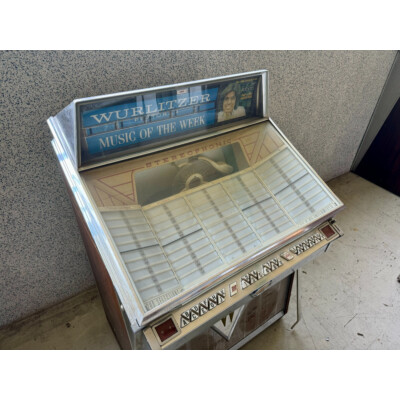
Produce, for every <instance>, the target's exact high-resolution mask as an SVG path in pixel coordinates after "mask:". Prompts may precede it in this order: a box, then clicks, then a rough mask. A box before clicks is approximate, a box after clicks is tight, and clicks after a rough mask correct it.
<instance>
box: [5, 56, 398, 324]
mask: <svg viewBox="0 0 400 400" xmlns="http://www.w3.org/2000/svg"><path fill="white" fill-rule="evenodd" d="M394 57H395V51H393V52H387V51H386V52H382V51H371V52H355V51H349V52H347V51H345V52H332V51H329V52H297V51H296V52H284V51H251V52H248V51H239V52H238V51H222V52H221V51H217V52H214V51H182V52H178V51H162V52H152V51H124V52H116V51H109V52H0V75H1V76H0V81H1V90H0V124H1V130H0V163H1V165H0V167H1V170H0V171H1V172H0V194H1V201H0V203H1V209H0V224H1V225H0V226H1V231H0V251H1V254H0V256H1V265H0V325H4V324H7V323H9V322H11V321H13V320H15V319H19V318H21V317H23V316H25V315H27V314H30V313H33V312H35V311H37V310H39V309H41V308H44V307H46V306H49V305H51V304H54V303H56V302H59V301H61V300H63V299H65V298H67V297H69V296H72V295H74V294H76V293H78V292H79V291H81V290H83V289H85V288H88V287H89V286H91V285H92V284H93V283H94V278H93V276H92V273H91V270H90V266H89V264H88V261H87V258H86V255H85V250H84V247H83V244H82V240H81V238H80V235H79V232H78V228H77V225H76V222H75V219H74V215H73V212H72V209H71V205H70V203H69V200H68V198H67V193H66V189H65V187H64V184H63V181H62V178H61V173H60V171H59V169H58V165H57V162H56V159H55V156H54V155H53V152H52V148H51V145H50V140H51V134H50V131H49V129H48V128H47V125H46V119H47V118H48V117H49V116H51V115H55V114H56V113H57V112H58V111H60V110H61V109H62V108H64V107H65V106H66V105H67V104H69V103H70V102H71V101H72V100H73V99H75V98H80V97H87V96H94V95H100V94H105V93H113V92H120V91H125V90H133V89H140V88H145V87H151V86H158V85H165V84H171V83H176V82H183V81H190V80H196V79H202V78H209V77H214V76H219V75H226V74H233V73H238V72H246V71H251V70H256V69H262V68H266V69H268V70H269V71H270V74H271V75H270V89H271V91H270V101H271V108H270V111H271V117H272V119H274V121H275V122H277V124H278V126H280V128H281V129H282V130H283V132H284V133H285V134H286V135H287V136H288V137H289V139H290V140H291V141H292V142H293V143H294V144H295V146H296V147H297V148H298V149H299V150H300V152H301V153H302V154H303V156H305V158H306V159H307V160H308V161H309V162H310V163H311V165H312V166H313V167H314V168H315V169H316V170H317V172H318V173H319V174H320V175H321V176H322V177H323V178H324V179H326V180H328V179H331V178H333V177H336V176H338V175H341V174H343V173H345V172H347V171H349V170H350V167H351V163H352V161H353V158H354V156H355V154H356V151H357V148H358V145H359V143H360V141H361V139H362V136H363V134H364V132H365V129H366V127H367V125H368V121H369V119H370V117H371V114H372V112H373V110H374V107H375V105H376V102H377V100H378V97H379V94H380V92H381V90H382V87H383V85H384V83H385V79H386V77H387V75H388V72H389V70H390V66H391V65H392V62H393V60H394Z"/></svg>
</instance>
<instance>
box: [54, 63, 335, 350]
mask: <svg viewBox="0 0 400 400" xmlns="http://www.w3.org/2000/svg"><path fill="white" fill-rule="evenodd" d="M48 124H49V126H50V129H51V132H52V134H53V137H54V139H53V140H52V145H53V147H54V150H55V152H56V154H57V157H58V160H59V163H60V166H61V169H62V171H63V176H64V178H65V182H66V185H67V188H68V191H69V194H70V197H71V200H72V204H73V207H74V210H75V213H76V216H77V220H78V223H79V226H80V229H81V233H82V237H83V239H84V242H85V245H86V249H87V252H88V256H89V259H90V262H91V265H92V268H93V272H94V275H95V278H96V281H97V284H98V287H99V291H100V293H101V296H102V301H103V305H104V309H105V312H106V315H107V318H108V320H109V322H110V324H111V326H112V328H113V330H114V333H115V335H116V337H117V339H118V341H119V343H120V345H121V347H122V348H124V349H126V348H133V349H143V348H150V349H235V348H239V347H241V346H242V345H243V344H245V343H246V342H247V341H249V340H250V339H251V338H252V337H254V336H255V335H257V334H258V333H260V332H261V331H262V330H264V329H265V328H267V327H268V326H269V325H271V324H272V323H273V322H274V321H276V320H278V319H279V318H281V317H282V316H283V315H284V314H285V313H286V311H287V309H288V303H289V298H290V293H291V288H292V282H293V279H294V276H295V273H296V271H298V269H299V268H300V266H302V265H303V264H305V263H307V262H309V261H310V260H311V259H312V258H314V257H315V256H316V255H318V254H320V253H322V252H323V251H325V250H326V249H327V248H328V246H329V245H330V243H331V242H332V241H333V240H335V239H337V238H338V237H340V236H341V235H342V233H341V231H340V229H339V228H338V227H337V225H336V224H335V222H334V221H333V220H332V218H333V216H334V215H335V214H336V213H337V212H338V211H339V210H341V209H342V207H343V204H342V202H341V201H340V200H339V199H338V198H337V197H336V196H335V195H334V194H333V193H332V192H331V191H330V189H329V188H328V187H327V186H326V185H325V184H324V182H323V181H322V180H321V179H320V178H319V177H318V175H317V174H316V173H315V171H314V170H313V169H312V168H311V167H310V166H309V164H308V163H307V162H306V161H305V160H304V159H303V158H302V157H301V155H300V154H299V153H298V152H297V151H296V149H295V148H294V147H293V145H292V144H291V143H290V142H289V141H288V139H287V138H286V137H285V136H284V134H283V133H282V132H281V131H280V130H279V128H278V127H277V125H276V124H275V123H274V122H273V121H272V120H271V119H270V118H269V115H268V72H267V71H266V70H262V71H256V72H250V73H244V74H238V75H231V76H225V77H220V78H214V79H207V80H201V81H195V82H188V83H181V84H177V85H171V86H163V87H157V88H151V89H145V90H137V91H129V92H123V93H117V94H112V95H104V96H96V97H90V98H84V99H79V100H75V101H73V102H72V103H71V104H70V105H69V106H67V107H66V108H65V109H64V110H62V111H61V112H60V113H59V114H57V116H55V117H51V118H49V120H48ZM298 275H299V274H298V273H297V279H298ZM298 318H299V315H298Z"/></svg>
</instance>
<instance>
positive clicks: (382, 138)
mask: <svg viewBox="0 0 400 400" xmlns="http://www.w3.org/2000/svg"><path fill="white" fill-rule="evenodd" d="M354 172H355V173H356V174H358V175H360V176H361V177H363V178H365V179H367V180H369V181H370V182H373V183H375V184H376V185H378V186H381V187H383V188H384V189H386V190H389V191H390V192H392V193H394V194H396V195H398V196H400V99H398V100H397V102H396V104H395V106H394V107H393V109H392V111H391V112H390V114H389V116H388V117H387V119H386V121H385V123H384V124H383V125H382V128H381V129H380V131H379V132H378V135H377V136H376V138H375V139H374V141H373V142H372V144H371V146H370V148H369V149H368V151H367V152H366V153H365V155H364V157H363V159H362V160H361V162H360V164H359V165H358V167H357V168H356V170H355V171H354Z"/></svg>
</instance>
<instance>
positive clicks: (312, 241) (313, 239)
mask: <svg viewBox="0 0 400 400" xmlns="http://www.w3.org/2000/svg"><path fill="white" fill-rule="evenodd" d="M324 239H325V236H324V235H322V234H321V233H316V234H315V235H312V236H310V237H309V238H308V239H306V240H303V241H302V242H301V243H299V244H296V245H295V246H293V247H291V248H290V251H291V252H292V253H293V254H296V255H297V256H298V255H299V254H301V253H304V252H305V251H307V250H308V249H311V247H314V246H315V245H316V244H317V243H319V242H320V241H321V240H324Z"/></svg>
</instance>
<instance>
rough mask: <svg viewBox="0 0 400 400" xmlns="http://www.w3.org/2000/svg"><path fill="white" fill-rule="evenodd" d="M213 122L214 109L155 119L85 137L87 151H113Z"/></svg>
mask: <svg viewBox="0 0 400 400" xmlns="http://www.w3.org/2000/svg"><path fill="white" fill-rule="evenodd" d="M214 123H215V110H211V111H204V112H200V113H197V114H192V115H188V116H182V117H177V118H171V119H169V120H164V121H159V122H158V121H157V122H154V123H149V124H145V125H141V126H137V127H132V128H127V129H120V130H118V131H114V132H107V133H104V134H100V135H92V136H90V137H88V138H87V139H86V143H87V147H88V152H89V154H91V155H95V154H98V153H104V152H109V151H115V150H116V149H122V148H125V147H127V146H132V145H136V146H139V145H141V144H143V143H145V142H150V141H152V140H160V139H161V138H165V137H169V136H172V135H177V134H181V133H183V132H189V131H192V130H195V129H199V128H206V127H207V126H210V125H213V124H214Z"/></svg>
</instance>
